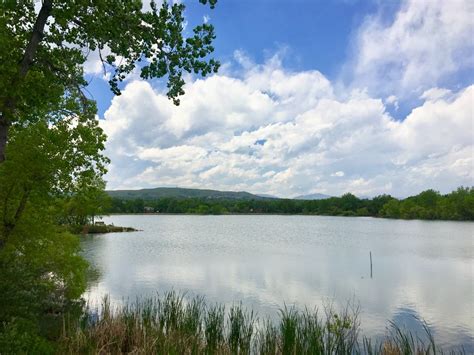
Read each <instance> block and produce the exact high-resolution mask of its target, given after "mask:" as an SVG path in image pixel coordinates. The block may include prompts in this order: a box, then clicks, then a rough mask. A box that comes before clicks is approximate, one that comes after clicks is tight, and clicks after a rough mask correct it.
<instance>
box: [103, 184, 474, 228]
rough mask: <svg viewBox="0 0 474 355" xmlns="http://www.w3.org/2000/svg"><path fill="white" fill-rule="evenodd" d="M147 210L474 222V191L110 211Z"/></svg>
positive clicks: (177, 202)
mask: <svg viewBox="0 0 474 355" xmlns="http://www.w3.org/2000/svg"><path fill="white" fill-rule="evenodd" d="M145 207H149V208H151V209H153V211H155V212H159V213H192V214H226V213H247V214H248V213H276V214H316V215H334V216H372V217H387V218H405V219H415V218H416V219H446V220H474V188H464V187H460V188H459V189H457V190H456V191H453V192H451V193H449V194H447V195H440V194H439V193H438V192H436V191H433V190H427V191H424V192H422V193H420V194H419V195H417V196H413V197H409V198H406V199H404V200H397V199H395V198H393V197H391V196H389V195H381V196H376V197H374V198H372V199H359V198H357V197H356V196H354V195H352V194H345V195H343V196H342V197H331V198H327V199H324V200H289V199H258V200H255V199H254V200H235V199H227V200H226V199H202V198H185V199H178V198H161V199H154V200H143V199H121V198H117V197H112V199H111V203H110V209H109V210H108V212H110V213H143V212H145Z"/></svg>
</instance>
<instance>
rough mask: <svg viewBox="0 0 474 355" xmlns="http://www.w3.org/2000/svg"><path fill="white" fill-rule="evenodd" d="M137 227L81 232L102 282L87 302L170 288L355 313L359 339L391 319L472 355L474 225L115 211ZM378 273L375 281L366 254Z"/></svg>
mask: <svg viewBox="0 0 474 355" xmlns="http://www.w3.org/2000/svg"><path fill="white" fill-rule="evenodd" d="M104 221H105V222H106V223H113V224H115V225H120V226H128V227H134V228H137V229H140V230H142V231H139V232H132V233H110V234H104V235H94V236H87V237H84V238H83V239H82V248H83V253H84V255H85V257H86V258H87V259H88V260H89V261H90V262H91V264H92V265H93V266H94V267H95V268H96V269H97V270H98V273H99V275H98V276H97V278H94V280H91V281H90V283H89V287H88V290H87V292H86V294H85V297H86V299H88V300H89V301H90V302H92V303H95V302H97V301H98V300H100V299H101V298H102V297H103V295H105V294H108V295H110V298H111V300H112V301H113V302H115V303H121V302H124V301H126V300H131V301H134V300H135V299H136V297H137V296H138V297H146V296H147V295H154V294H156V292H164V291H169V290H176V291H183V292H187V293H188V294H190V295H203V296H205V298H206V300H207V301H208V302H210V303H213V302H219V303H224V304H226V305H231V304H232V303H233V302H240V301H242V303H243V304H244V305H246V306H248V307H249V308H252V309H254V310H256V311H257V312H258V313H259V315H263V316H267V315H268V316H271V315H276V314H277V312H278V309H279V307H282V306H283V305H284V303H286V304H287V305H293V304H295V305H296V306H298V307H300V308H304V307H305V306H307V307H321V306H324V305H327V304H329V303H332V304H333V305H334V306H335V307H336V308H337V307H342V306H344V305H346V304H347V302H348V301H351V300H352V301H353V302H355V303H356V304H357V305H359V306H360V321H361V330H362V333H363V334H364V335H367V336H371V337H380V336H383V335H384V334H386V327H387V325H388V321H389V320H391V321H394V322H396V323H397V324H401V325H403V326H404V327H407V328H409V329H412V330H415V331H420V323H419V322H418V321H417V320H416V317H419V318H421V319H424V320H426V321H427V322H428V323H429V324H430V326H431V329H432V331H433V334H434V336H435V339H436V341H437V342H438V343H440V344H441V345H443V346H444V347H446V348H450V347H451V346H453V345H459V344H462V345H464V346H465V348H466V350H467V351H468V352H471V351H472V352H474V345H473V342H474V281H473V273H474V271H473V270H474V263H473V256H474V255H473V254H474V236H473V232H474V223H471V222H446V221H404V220H388V219H376V218H365V217H359V218H355V217H354V218H353V217H325V216H324V217H323V216H280V215H238V216H236V215H231V216H195V215H114V216H109V217H105V218H104ZM370 252H371V253H372V259H373V273H372V277H371V275H370V259H369V253H370Z"/></svg>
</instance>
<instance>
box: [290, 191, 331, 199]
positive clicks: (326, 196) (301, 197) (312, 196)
mask: <svg viewBox="0 0 474 355" xmlns="http://www.w3.org/2000/svg"><path fill="white" fill-rule="evenodd" d="M331 197H332V196H329V195H325V194H318V193H316V194H309V195H301V196H296V197H294V199H295V200H324V199H327V198H331Z"/></svg>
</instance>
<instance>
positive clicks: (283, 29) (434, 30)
mask: <svg viewBox="0 0 474 355" xmlns="http://www.w3.org/2000/svg"><path fill="white" fill-rule="evenodd" d="M183 2H184V3H185V4H186V6H187V10H186V20H187V27H186V30H185V31H186V32H189V31H191V29H192V28H193V27H194V26H195V25H197V24H199V23H202V22H203V21H209V22H210V23H212V24H213V25H214V26H215V30H216V34H217V38H216V40H215V53H214V54H213V57H215V58H217V59H219V60H220V61H221V63H222V66H221V68H220V70H219V73H217V74H215V75H212V76H208V77H206V78H201V77H195V76H189V77H187V78H186V86H185V91H186V94H185V95H184V96H183V97H182V98H181V105H180V106H174V105H173V104H172V102H170V101H169V100H168V99H167V98H166V92H165V90H164V85H163V84H164V83H163V81H160V80H153V81H151V82H147V81H143V80H140V79H139V77H138V76H137V75H134V74H132V75H131V76H130V77H129V78H127V80H126V81H125V82H124V84H123V90H122V95H121V96H117V97H113V95H112V94H111V92H110V90H109V88H108V84H107V81H106V80H105V78H104V75H103V72H102V67H101V65H100V63H99V62H98V58H97V56H96V55H94V53H92V54H91V55H90V57H89V58H88V61H87V62H86V66H85V70H86V73H87V78H88V79H89V81H90V85H89V87H88V90H89V92H90V95H91V96H92V97H93V98H94V99H96V100H97V102H98V108H99V118H100V124H101V126H102V128H103V129H104V130H105V132H106V134H107V135H108V141H107V145H106V152H105V154H106V155H107V156H108V157H109V158H110V159H111V164H110V166H109V172H108V173H107V175H106V176H105V179H106V180H107V188H108V189H139V188H152V187H161V186H164V187H176V186H178V187H189V188H209V189H219V190H231V191H248V192H252V193H258V194H271V195H276V196H280V197H294V196H297V195H304V194H310V193H324V194H329V195H333V196H339V195H341V194H343V193H346V192H352V193H354V194H356V195H358V196H361V197H372V196H376V195H379V194H391V195H393V196H396V197H406V196H409V195H413V194H417V193H419V192H421V191H423V190H426V189H429V188H433V189H435V190H438V191H440V192H441V193H447V192H450V191H452V190H454V189H456V188H457V187H459V186H461V185H463V186H473V185H474V162H473V155H474V142H473V140H474V138H473V137H474V130H473V121H474V116H473V109H474V2H472V1H470V0H450V1H445V0H400V1H382V0H364V1H362V0H332V1H322V0H286V1H282V0H220V1H218V4H217V6H216V8H215V9H214V10H210V9H209V7H207V6H202V5H200V4H199V3H198V1H197V0H184V1H183Z"/></svg>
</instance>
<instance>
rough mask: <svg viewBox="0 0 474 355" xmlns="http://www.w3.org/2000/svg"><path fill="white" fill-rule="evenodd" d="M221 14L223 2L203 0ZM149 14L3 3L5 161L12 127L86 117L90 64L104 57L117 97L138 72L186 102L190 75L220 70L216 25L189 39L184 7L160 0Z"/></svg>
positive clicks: (81, 4) (109, 6)
mask: <svg viewBox="0 0 474 355" xmlns="http://www.w3.org/2000/svg"><path fill="white" fill-rule="evenodd" d="M199 1H200V2H201V3H203V4H209V5H210V6H211V8H212V7H214V5H215V3H216V0H199ZM150 6H151V9H150V11H143V8H142V2H141V1H136V0H129V1H119V2H109V1H87V0H71V1H55V0H43V1H42V2H41V8H40V10H39V12H38V11H37V9H36V11H35V4H34V2H33V1H20V2H16V1H4V2H1V4H0V7H1V15H0V28H1V31H0V47H1V48H2V51H1V53H0V77H1V78H2V80H1V81H0V162H2V161H3V160H4V159H5V146H6V143H7V140H8V133H9V129H10V127H11V126H12V125H24V124H27V123H29V122H34V121H37V120H39V119H49V120H53V121H54V120H57V119H58V118H60V117H63V116H64V115H83V114H85V113H90V112H91V109H92V111H94V108H95V105H94V104H93V103H92V102H91V100H90V99H89V98H87V96H86V95H85V94H84V88H85V86H87V81H86V80H85V78H84V68H83V65H84V63H85V61H86V60H87V56H88V54H89V53H91V52H92V51H97V52H98V54H99V57H100V59H101V61H102V64H103V68H104V71H106V72H108V73H109V74H110V80H109V84H110V87H111V90H112V91H113V92H114V93H115V94H117V95H119V94H120V86H119V83H120V82H121V81H123V80H124V79H125V78H126V77H127V74H129V73H131V72H132V71H133V70H135V69H136V68H138V69H139V70H140V76H141V77H142V78H144V79H151V78H161V77H167V81H168V84H167V87H168V96H169V97H170V98H171V99H173V100H174V102H175V103H176V104H178V103H179V96H180V95H182V94H183V93H184V91H183V86H184V79H183V72H189V73H195V74H201V75H207V74H209V73H211V72H215V71H217V69H218V67H219V63H218V62H217V61H216V60H214V59H208V56H209V54H210V53H211V52H212V51H213V50H214V48H213V46H212V41H213V39H214V38H215V35H214V28H213V26H212V25H210V24H207V23H204V24H202V25H199V26H197V27H195V28H194V29H193V30H192V35H191V36H189V37H186V36H185V35H184V28H185V18H184V9H185V6H184V5H183V4H181V3H174V4H172V5H170V4H169V3H168V1H163V3H162V5H161V6H160V7H158V5H156V3H155V2H154V1H152V2H151V4H150Z"/></svg>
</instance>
